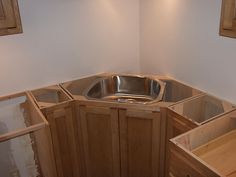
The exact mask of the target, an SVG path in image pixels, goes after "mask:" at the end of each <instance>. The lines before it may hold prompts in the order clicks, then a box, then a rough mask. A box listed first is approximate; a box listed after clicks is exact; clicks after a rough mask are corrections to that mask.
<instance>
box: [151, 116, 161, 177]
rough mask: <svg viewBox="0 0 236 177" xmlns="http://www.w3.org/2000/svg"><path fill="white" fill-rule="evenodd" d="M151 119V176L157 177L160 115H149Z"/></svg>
mask: <svg viewBox="0 0 236 177" xmlns="http://www.w3.org/2000/svg"><path fill="white" fill-rule="evenodd" d="M151 114H153V115H154V117H153V115H151V117H153V119H152V123H153V125H152V175H153V177H158V174H159V165H160V163H159V158H160V142H161V141H160V138H161V135H160V133H161V129H160V128H161V127H160V125H161V121H160V120H161V117H160V113H159V112H158V113H151Z"/></svg>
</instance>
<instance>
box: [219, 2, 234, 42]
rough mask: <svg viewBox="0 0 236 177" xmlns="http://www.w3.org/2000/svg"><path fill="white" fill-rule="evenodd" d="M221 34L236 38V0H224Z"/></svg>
mask: <svg viewBox="0 0 236 177" xmlns="http://www.w3.org/2000/svg"><path fill="white" fill-rule="evenodd" d="M220 35H222V36H227V37H233V38H236V1H235V0H222V8H221V22H220Z"/></svg>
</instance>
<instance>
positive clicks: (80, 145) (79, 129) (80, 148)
mask: <svg viewBox="0 0 236 177" xmlns="http://www.w3.org/2000/svg"><path fill="white" fill-rule="evenodd" d="M75 103H76V104H75V111H76V121H75V122H76V125H77V134H78V156H79V164H80V167H81V168H80V177H87V175H86V163H85V154H84V146H83V136H82V127H83V126H82V125H81V124H82V121H81V114H80V113H81V107H80V106H79V104H77V103H78V102H77V101H76V102H75Z"/></svg>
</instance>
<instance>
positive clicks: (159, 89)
mask: <svg viewBox="0 0 236 177" xmlns="http://www.w3.org/2000/svg"><path fill="white" fill-rule="evenodd" d="M164 89H165V83H164V82H162V81H159V80H157V79H155V78H151V77H143V76H138V75H111V76H104V77H102V78H99V79H97V80H95V81H94V82H93V83H92V84H91V86H89V88H88V89H86V91H85V92H84V96H85V97H86V98H87V99H96V100H104V101H105V100H106V101H115V102H124V103H142V104H147V103H153V102H158V101H160V100H161V99H162V96H163V92H164Z"/></svg>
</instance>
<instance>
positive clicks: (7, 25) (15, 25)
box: [0, 0, 22, 35]
mask: <svg viewBox="0 0 236 177" xmlns="http://www.w3.org/2000/svg"><path fill="white" fill-rule="evenodd" d="M21 32H22V27H21V20H20V13H19V8H18V3H17V0H0V35H8V34H16V33H21Z"/></svg>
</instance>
